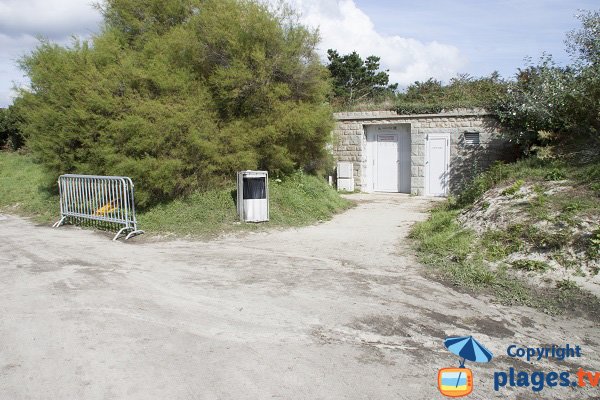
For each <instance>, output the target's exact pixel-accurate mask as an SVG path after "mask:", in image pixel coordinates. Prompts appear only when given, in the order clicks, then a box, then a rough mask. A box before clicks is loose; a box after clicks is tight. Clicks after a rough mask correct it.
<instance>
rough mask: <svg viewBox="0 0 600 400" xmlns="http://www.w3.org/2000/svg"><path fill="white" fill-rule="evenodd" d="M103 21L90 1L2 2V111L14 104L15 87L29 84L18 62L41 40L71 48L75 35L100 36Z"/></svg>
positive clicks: (0, 36) (0, 91)
mask: <svg viewBox="0 0 600 400" xmlns="http://www.w3.org/2000/svg"><path fill="white" fill-rule="evenodd" d="M101 21H102V16H101V15H100V12H99V11H98V10H96V9H94V8H93V7H92V2H91V1H89V0H0V49H2V51H0V107H6V106H7V105H9V104H10V103H12V99H13V98H14V96H15V95H16V93H15V92H14V91H13V90H12V87H13V85H17V86H22V85H27V84H28V79H27V78H26V77H24V76H23V72H22V71H21V70H19V68H18V66H17V61H18V60H19V59H20V58H21V57H23V56H24V55H26V54H28V53H30V52H31V51H32V50H34V49H35V48H36V46H37V45H38V43H39V41H38V39H37V37H44V38H48V39H50V40H51V41H53V42H55V43H58V44H61V45H68V44H71V43H72V36H73V35H76V36H79V37H81V38H86V37H89V36H90V35H91V34H92V33H94V32H97V30H98V27H99V25H100V22H101Z"/></svg>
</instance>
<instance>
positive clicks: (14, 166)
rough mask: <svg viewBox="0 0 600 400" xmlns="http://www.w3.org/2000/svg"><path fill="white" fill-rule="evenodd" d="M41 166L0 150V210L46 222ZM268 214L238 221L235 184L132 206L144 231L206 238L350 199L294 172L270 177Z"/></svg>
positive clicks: (49, 196) (53, 197)
mask: <svg viewBox="0 0 600 400" xmlns="http://www.w3.org/2000/svg"><path fill="white" fill-rule="evenodd" d="M48 181H49V180H48V178H47V176H46V175H45V173H44V171H43V169H42V168H41V167H40V166H39V165H38V164H36V163H34V161H33V159H32V158H31V157H30V156H28V155H22V154H17V153H9V152H0V211H4V212H10V213H16V214H19V215H23V216H28V217H31V218H32V219H33V220H34V221H36V222H40V223H49V222H52V221H55V220H57V219H58V217H59V205H58V204H59V202H58V196H57V194H56V193H52V192H51V190H50V189H48V183H47V182H48ZM269 183H270V185H269V189H270V193H269V194H270V218H271V221H270V222H268V223H264V224H241V223H239V222H238V218H237V211H236V206H235V200H234V199H235V186H234V185H233V184H231V185H230V186H228V187H225V188H221V189H215V190H209V191H206V192H199V193H194V194H192V195H191V196H188V197H186V198H183V199H177V200H174V201H171V202H168V203H164V204H159V205H156V206H153V207H150V208H147V209H144V210H138V213H137V217H138V222H139V226H140V227H141V229H144V230H145V231H146V232H147V233H150V234H175V235H191V236H198V237H211V236H216V235H219V234H223V233H227V232H235V231H244V230H260V229H265V228H268V227H290V226H302V225H309V224H313V223H317V222H318V221H322V220H327V219H330V218H331V217H332V216H333V215H334V214H336V213H339V212H341V211H343V210H345V209H347V208H348V207H350V206H351V205H352V203H351V202H350V201H348V200H346V199H344V198H342V197H340V196H339V194H338V193H337V192H336V191H335V190H333V189H332V188H330V187H329V186H328V185H327V183H326V182H325V181H324V180H322V179H320V178H318V177H315V176H309V175H305V174H302V173H296V174H294V175H292V176H289V177H287V178H285V179H283V180H277V179H271V180H270V182H269Z"/></svg>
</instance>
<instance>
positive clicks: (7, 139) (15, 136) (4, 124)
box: [0, 106, 24, 150]
mask: <svg viewBox="0 0 600 400" xmlns="http://www.w3.org/2000/svg"><path fill="white" fill-rule="evenodd" d="M18 124H19V117H18V116H17V113H16V111H15V106H10V107H8V108H0V150H2V149H8V150H17V149H19V148H20V147H21V146H23V142H24V139H23V136H22V135H21V131H20V129H19V126H18Z"/></svg>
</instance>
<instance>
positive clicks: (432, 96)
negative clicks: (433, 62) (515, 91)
mask: <svg viewBox="0 0 600 400" xmlns="http://www.w3.org/2000/svg"><path fill="white" fill-rule="evenodd" d="M507 85H508V84H507V82H505V81H504V80H502V79H500V75H499V74H498V73H497V72H494V73H492V74H491V75H490V76H488V77H481V78H474V77H471V76H469V75H467V74H463V75H458V76H457V77H455V78H452V79H450V82H449V83H448V84H447V85H444V84H442V82H441V81H438V80H435V79H429V80H427V81H425V82H415V83H413V84H412V85H410V86H409V87H408V88H407V89H406V92H404V93H399V94H398V96H397V99H396V104H395V105H394V109H395V111H396V112H398V113H399V114H432V113H439V112H441V111H442V110H450V109H455V108H475V107H484V108H490V107H492V105H493V104H495V103H496V102H497V101H498V99H499V98H501V96H503V95H504V94H505V92H506V88H507Z"/></svg>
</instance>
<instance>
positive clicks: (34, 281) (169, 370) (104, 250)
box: [0, 195, 600, 400]
mask: <svg viewBox="0 0 600 400" xmlns="http://www.w3.org/2000/svg"><path fill="white" fill-rule="evenodd" d="M355 198H356V197H355ZM358 198H360V199H363V200H364V201H362V202H361V203H360V204H359V206H357V207H356V208H354V209H352V210H350V211H348V212H347V213H345V214H343V215H340V216H338V217H336V218H335V219H334V220H333V221H330V222H327V223H324V224H320V225H317V226H311V227H306V228H301V229H294V230H289V231H279V232H271V233H258V234H250V235H248V236H246V237H243V238H242V237H231V238H226V239H223V240H219V241H212V242H192V241H169V242H152V241H148V240H147V239H145V240H143V241H138V242H137V243H136V242H135V239H133V240H132V241H131V242H129V243H121V242H117V243H115V242H111V241H110V240H108V239H107V237H106V236H104V235H103V234H99V233H95V232H91V231H83V230H79V229H76V228H70V227H65V228H60V229H54V230H53V229H50V228H47V227H38V226H34V225H33V224H31V223H29V222H27V221H25V220H23V219H19V218H16V217H12V216H1V215H0V313H1V315H2V318H1V320H0V399H15V400H17V399H144V400H147V399H269V398H279V399H378V400H379V399H428V400H430V399H438V398H441V395H440V394H439V392H438V391H437V389H436V384H437V381H436V380H437V371H438V369H439V368H443V367H452V366H456V365H457V358H456V357H455V356H453V355H451V354H450V353H449V352H448V351H446V350H445V348H444V347H443V343H442V342H443V339H444V337H446V336H448V335H470V334H473V335H474V336H476V337H477V338H478V339H479V340H480V341H482V342H483V343H484V344H486V345H487V346H488V348H490V350H492V352H493V353H494V354H495V355H496V356H497V357H496V358H495V359H494V361H493V363H490V364H486V365H475V364H471V367H472V369H473V372H474V375H475V391H474V393H473V394H472V395H471V396H470V397H469V398H472V399H490V398H507V397H512V398H515V397H516V396H517V395H518V396H519V398H533V392H532V391H531V389H525V388H517V389H514V390H513V389H508V388H506V389H503V390H502V391H501V392H499V393H495V392H494V391H493V389H492V386H493V384H492V382H493V380H492V377H493V373H494V371H506V370H508V368H509V367H511V366H512V367H515V368H516V369H518V370H525V371H530V372H531V371H533V370H541V371H547V372H551V371H563V370H569V371H572V372H575V371H576V369H578V368H579V366H582V367H588V368H589V369H593V370H600V354H599V353H598V351H599V349H600V348H599V347H598V346H599V344H600V333H599V331H598V327H597V326H594V324H593V323H591V322H589V321H586V320H582V319H568V318H567V317H561V318H556V317H550V316H547V315H544V314H542V313H539V312H537V311H534V310H531V309H528V308H523V307H513V308H508V307H504V306H500V305H497V304H493V303H492V302H491V301H489V299H486V298H474V297H471V296H469V295H465V294H462V293H459V292H456V291H454V290H452V289H451V288H448V287H445V286H443V285H441V284H439V283H436V282H432V281H430V280H428V279H426V278H424V277H423V276H422V271H421V269H422V268H423V267H421V266H419V265H418V264H417V263H416V262H415V260H414V258H413V256H412V254H411V250H410V249H409V247H408V245H407V242H406V235H407V233H408V230H409V227H410V226H411V225H412V224H413V223H414V222H415V221H418V220H422V219H424V218H426V214H425V211H426V210H427V208H428V207H429V206H430V201H429V200H426V199H422V198H415V197H408V196H388V195H371V196H360V197H358ZM511 343H516V344H519V345H522V346H539V345H540V344H566V343H571V344H578V345H581V346H582V347H583V349H584V358H582V359H575V360H570V361H567V362H562V363H560V362H556V361H552V362H547V361H546V362H536V363H535V364H533V365H530V364H527V363H526V362H521V361H519V360H515V359H512V358H509V357H507V356H506V348H507V347H508V345H510V344H511ZM541 395H542V398H548V399H550V398H557V399H558V398H561V399H568V398H573V399H575V398H590V397H591V396H600V388H596V389H594V390H591V389H588V390H582V389H577V390H575V389H571V388H567V389H558V388H549V389H546V390H545V391H544V392H542V393H541ZM538 396H539V395H538ZM538 398H539V397H538Z"/></svg>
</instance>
